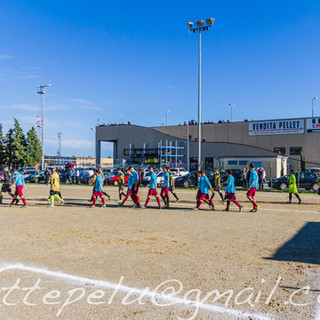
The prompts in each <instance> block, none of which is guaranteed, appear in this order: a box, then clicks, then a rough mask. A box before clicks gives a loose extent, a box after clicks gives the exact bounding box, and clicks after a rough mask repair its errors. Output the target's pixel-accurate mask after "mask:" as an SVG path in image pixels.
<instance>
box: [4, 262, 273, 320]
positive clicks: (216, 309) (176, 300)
mask: <svg viewBox="0 0 320 320" xmlns="http://www.w3.org/2000/svg"><path fill="white" fill-rule="evenodd" d="M6 270H22V271H28V272H32V273H37V274H42V275H44V276H48V277H52V278H58V279H63V280H66V281H68V280H69V281H73V282H77V283H81V284H87V283H92V284H94V285H95V286H97V287H100V288H105V289H110V290H116V289H118V290H119V291H122V292H124V293H127V294H128V293H131V294H135V295H138V296H145V297H148V298H153V299H157V300H162V301H168V302H170V303H172V304H178V305H184V306H187V307H190V308H195V307H198V308H199V309H201V310H205V311H208V312H211V313H220V314H224V315H228V316H229V315H230V316H234V317H238V319H239V318H242V319H244V318H252V317H253V318H254V319H257V320H272V319H275V318H273V317H271V316H269V315H264V314H259V313H250V312H245V311H241V310H237V309H231V308H227V307H224V306H217V305H212V304H208V303H203V302H197V301H192V300H187V299H184V298H182V297H175V296H168V295H165V294H163V293H160V292H159V293H158V292H153V291H151V290H145V289H144V290H142V289H137V288H131V287H127V286H125V285H122V284H118V283H112V282H109V281H105V280H95V279H89V278H86V277H79V276H76V275H72V274H68V273H64V272H61V271H50V270H47V269H43V268H38V267H26V266H24V265H23V264H10V265H4V266H2V267H0V272H3V271H6Z"/></svg>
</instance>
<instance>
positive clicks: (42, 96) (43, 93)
mask: <svg viewBox="0 0 320 320" xmlns="http://www.w3.org/2000/svg"><path fill="white" fill-rule="evenodd" d="M50 86H51V84H43V85H39V86H38V94H40V95H41V147H42V158H41V169H42V170H44V95H45V88H46V87H50Z"/></svg>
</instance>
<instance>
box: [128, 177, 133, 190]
mask: <svg viewBox="0 0 320 320" xmlns="http://www.w3.org/2000/svg"><path fill="white" fill-rule="evenodd" d="M133 180H134V176H133V174H132V173H131V174H130V175H129V178H128V190H131V188H132V186H133V185H134V182H133Z"/></svg>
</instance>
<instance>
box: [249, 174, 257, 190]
mask: <svg viewBox="0 0 320 320" xmlns="http://www.w3.org/2000/svg"><path fill="white" fill-rule="evenodd" d="M253 181H254V183H253V185H252V186H251V184H252V182H253ZM250 186H251V188H258V174H257V171H256V169H253V170H251V172H250V177H249V187H250Z"/></svg>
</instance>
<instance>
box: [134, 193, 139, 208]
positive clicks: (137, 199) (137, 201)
mask: <svg viewBox="0 0 320 320" xmlns="http://www.w3.org/2000/svg"><path fill="white" fill-rule="evenodd" d="M135 198H136V204H137V205H138V206H140V199H139V196H138V195H136V196H135Z"/></svg>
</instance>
